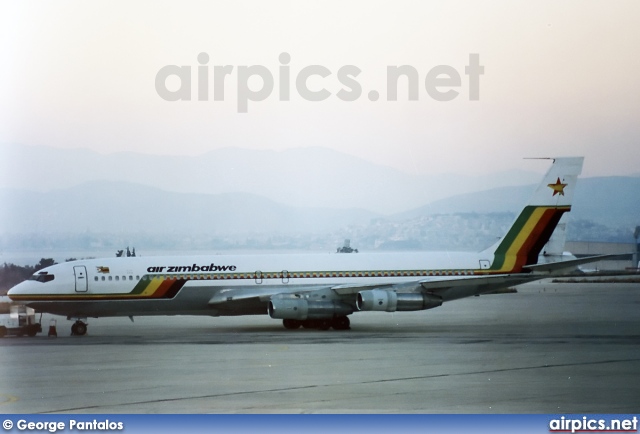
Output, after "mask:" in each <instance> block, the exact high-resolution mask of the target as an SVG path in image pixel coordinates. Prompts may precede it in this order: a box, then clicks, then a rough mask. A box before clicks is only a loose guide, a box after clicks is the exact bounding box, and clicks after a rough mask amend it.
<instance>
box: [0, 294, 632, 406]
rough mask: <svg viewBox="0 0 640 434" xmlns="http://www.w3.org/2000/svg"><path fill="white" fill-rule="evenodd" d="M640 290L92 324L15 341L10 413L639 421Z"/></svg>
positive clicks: (7, 374)
mask: <svg viewBox="0 0 640 434" xmlns="http://www.w3.org/2000/svg"><path fill="white" fill-rule="evenodd" d="M639 308H640V284H637V283H636V284H627V283H616V284H599V283H590V284H573V283H555V284H554V283H549V282H543V283H536V284H529V285H525V286H523V287H520V288H518V292H517V293H513V294H496V295H486V296H481V297H471V298H468V299H464V300H459V301H454V302H450V303H445V304H444V305H443V306H442V307H439V308H436V309H433V310H427V311H422V312H401V313H371V312H363V313H356V314H354V315H352V316H351V330H348V331H334V330H329V331H319V330H308V329H299V330H285V329H284V328H283V327H282V324H281V322H280V321H276V320H272V319H270V318H269V317H268V316H266V315H265V316H259V317H228V318H225V317H220V318H211V317H140V318H135V322H133V323H132V322H131V321H130V320H129V319H128V318H99V319H89V321H88V323H89V328H88V330H89V331H88V334H87V335H86V336H70V327H71V324H72V322H71V321H67V320H66V319H65V318H60V317H57V333H58V337H47V331H48V328H49V321H50V319H51V318H53V317H51V316H49V315H46V314H45V315H44V316H43V319H42V324H43V333H41V334H39V335H38V336H36V337H33V338H29V337H22V338H18V337H6V338H4V339H0V347H1V349H0V413H93V414H95V413H563V414H566V413H637V412H638V411H639V409H640V381H638V372H640V315H639V314H638V312H639Z"/></svg>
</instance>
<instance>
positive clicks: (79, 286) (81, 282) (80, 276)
mask: <svg viewBox="0 0 640 434" xmlns="http://www.w3.org/2000/svg"><path fill="white" fill-rule="evenodd" d="M73 274H74V275H75V278H76V292H87V289H88V282H87V267H85V266H84V265H76V266H74V267H73Z"/></svg>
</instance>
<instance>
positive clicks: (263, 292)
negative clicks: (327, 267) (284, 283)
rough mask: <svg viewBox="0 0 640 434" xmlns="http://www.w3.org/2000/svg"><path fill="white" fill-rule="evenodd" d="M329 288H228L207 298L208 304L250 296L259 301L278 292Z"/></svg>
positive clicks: (302, 292)
mask: <svg viewBox="0 0 640 434" xmlns="http://www.w3.org/2000/svg"><path fill="white" fill-rule="evenodd" d="M327 289H331V287H330V286H314V287H311V288H309V287H306V288H299V289H298V290H296V288H295V287H293V286H291V287H287V288H286V290H284V289H283V287H281V286H273V287H266V288H264V289H257V288H228V289H222V290H220V291H219V292H218V293H217V294H216V295H214V296H213V297H211V298H210V299H209V303H208V304H210V305H214V304H223V303H227V302H231V301H240V300H248V299H251V298H255V299H258V300H260V301H265V302H266V301H269V300H270V299H271V298H272V297H274V296H276V295H280V294H284V295H286V294H290V295H292V296H293V295H295V294H306V293H310V292H314V291H321V290H327Z"/></svg>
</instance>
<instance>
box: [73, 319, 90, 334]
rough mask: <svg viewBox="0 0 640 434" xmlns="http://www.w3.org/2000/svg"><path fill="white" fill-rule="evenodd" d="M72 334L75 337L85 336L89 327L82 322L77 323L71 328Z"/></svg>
mask: <svg viewBox="0 0 640 434" xmlns="http://www.w3.org/2000/svg"><path fill="white" fill-rule="evenodd" d="M71 334H72V335H75V336H84V335H86V334H87V325H86V324H85V323H83V322H82V321H79V320H78V321H76V322H75V323H73V325H72V326H71Z"/></svg>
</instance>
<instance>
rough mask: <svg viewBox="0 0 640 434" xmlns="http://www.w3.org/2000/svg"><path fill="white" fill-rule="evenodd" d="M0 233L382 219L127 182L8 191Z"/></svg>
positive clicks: (228, 230) (306, 228)
mask: <svg viewBox="0 0 640 434" xmlns="http://www.w3.org/2000/svg"><path fill="white" fill-rule="evenodd" d="M0 203H2V205H3V206H2V208H1V210H0V221H1V222H2V225H0V233H5V234H7V233H9V234H11V233H13V234H15V233H32V232H37V233H56V234H61V233H83V232H87V231H90V232H111V233H123V232H124V233H135V232H142V233H152V234H162V233H167V234H171V233H183V234H186V233H189V234H193V235H197V234H209V235H215V234H233V233H251V232H257V233H273V232H286V233H298V232H301V231H302V232H323V231H331V230H334V229H336V228H338V227H341V226H344V225H349V224H352V223H355V222H361V221H367V220H368V219H371V218H372V217H376V216H377V214H374V213H372V212H369V211H364V210H358V209H347V210H330V209H323V208H294V207H290V206H287V205H283V204H280V203H276V202H274V201H271V200H269V199H265V198H263V197H260V196H256V195H251V194H247V193H234V194H231V193H228V194H186V193H172V192H166V191H162V190H160V189H157V188H152V187H146V186H142V185H137V184H131V183H123V182H89V183H86V184H83V185H81V186H77V187H73V188H69V189H61V190H53V191H50V192H48V193H38V192H29V191H20V190H7V189H3V190H0Z"/></svg>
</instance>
